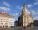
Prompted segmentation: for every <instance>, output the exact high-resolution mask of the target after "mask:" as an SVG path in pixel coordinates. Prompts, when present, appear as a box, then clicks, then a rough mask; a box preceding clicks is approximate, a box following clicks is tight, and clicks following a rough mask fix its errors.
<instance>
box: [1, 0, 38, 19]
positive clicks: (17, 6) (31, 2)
mask: <svg viewBox="0 0 38 30" xmlns="http://www.w3.org/2000/svg"><path fill="white" fill-rule="evenodd" d="M24 3H25V5H27V7H28V8H27V9H28V10H29V11H31V12H32V16H33V19H38V0H0V12H7V13H9V14H10V15H14V16H15V17H16V19H17V18H18V16H19V13H20V14H21V10H22V6H23V4H24Z"/></svg>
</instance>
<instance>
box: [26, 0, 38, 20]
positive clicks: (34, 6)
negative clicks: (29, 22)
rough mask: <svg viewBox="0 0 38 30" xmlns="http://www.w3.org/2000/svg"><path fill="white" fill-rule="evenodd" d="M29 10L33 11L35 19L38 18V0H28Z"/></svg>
mask: <svg viewBox="0 0 38 30" xmlns="http://www.w3.org/2000/svg"><path fill="white" fill-rule="evenodd" d="M26 5H27V7H28V10H29V11H31V12H32V16H33V19H37V20H38V0H26Z"/></svg>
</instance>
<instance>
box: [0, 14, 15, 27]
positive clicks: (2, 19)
mask: <svg viewBox="0 0 38 30" xmlns="http://www.w3.org/2000/svg"><path fill="white" fill-rule="evenodd" d="M14 22H15V18H14V17H12V16H10V15H8V14H7V13H0V26H1V27H10V26H14Z"/></svg>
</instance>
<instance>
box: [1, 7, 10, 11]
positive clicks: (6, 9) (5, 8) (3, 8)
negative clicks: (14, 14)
mask: <svg viewBox="0 0 38 30" xmlns="http://www.w3.org/2000/svg"><path fill="white" fill-rule="evenodd" d="M0 9H2V10H4V11H8V10H10V9H9V8H7V7H0Z"/></svg>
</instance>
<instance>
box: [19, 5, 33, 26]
mask: <svg viewBox="0 0 38 30" xmlns="http://www.w3.org/2000/svg"><path fill="white" fill-rule="evenodd" d="M19 18H20V19H19V20H20V21H19V25H20V26H21V25H22V26H23V27H27V26H28V25H30V24H31V23H33V18H32V14H31V12H29V10H27V8H26V6H25V5H24V6H23V9H22V14H21V16H20V17H19ZM20 23H21V24H20Z"/></svg>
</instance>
